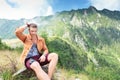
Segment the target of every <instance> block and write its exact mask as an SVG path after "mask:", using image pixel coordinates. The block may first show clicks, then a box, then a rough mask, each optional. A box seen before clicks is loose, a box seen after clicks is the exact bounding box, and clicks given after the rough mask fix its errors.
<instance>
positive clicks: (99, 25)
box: [0, 6, 120, 80]
mask: <svg viewBox="0 0 120 80" xmlns="http://www.w3.org/2000/svg"><path fill="white" fill-rule="evenodd" d="M24 21H28V22H29V21H33V22H36V23H37V24H38V29H39V31H38V33H39V34H40V35H41V36H43V37H45V38H46V42H47V45H48V48H49V49H50V52H53V51H54V52H56V53H58V54H59V66H60V67H62V68H65V69H68V70H69V69H74V70H75V71H76V72H77V73H79V72H82V73H84V74H87V75H88V76H89V78H90V80H119V79H120V76H119V74H120V11H110V10H107V9H104V10H97V9H96V8H95V7H93V6H90V7H89V8H87V9H86V8H85V9H78V10H71V11H63V12H58V13H56V14H55V15H51V16H46V17H44V16H40V17H39V16H38V17H35V18H33V19H29V20H25V19H21V20H5V19H1V20H0V30H1V32H0V37H1V38H2V39H10V38H15V35H14V30H15V28H17V27H18V26H20V25H23V24H24ZM26 32H27V31H26Z"/></svg>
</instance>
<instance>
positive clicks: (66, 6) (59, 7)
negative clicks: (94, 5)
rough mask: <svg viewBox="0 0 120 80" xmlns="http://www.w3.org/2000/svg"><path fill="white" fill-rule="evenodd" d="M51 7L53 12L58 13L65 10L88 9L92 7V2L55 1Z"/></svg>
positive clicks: (80, 0)
mask: <svg viewBox="0 0 120 80" xmlns="http://www.w3.org/2000/svg"><path fill="white" fill-rule="evenodd" d="M50 5H51V6H52V8H53V10H54V11H55V12H57V11H63V10H71V9H81V8H88V7H89V6H90V2H89V1H88V0H54V2H52V3H50Z"/></svg>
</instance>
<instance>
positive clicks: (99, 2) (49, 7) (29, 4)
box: [0, 0, 120, 20]
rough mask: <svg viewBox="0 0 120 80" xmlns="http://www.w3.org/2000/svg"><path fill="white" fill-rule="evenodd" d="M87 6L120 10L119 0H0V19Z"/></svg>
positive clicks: (42, 14) (52, 13) (29, 17)
mask: <svg viewBox="0 0 120 80" xmlns="http://www.w3.org/2000/svg"><path fill="white" fill-rule="evenodd" d="M89 6H94V7H96V9H98V10H102V9H109V10H112V11H114V10H118V11H120V0H0V19H15V20H16V19H21V18H25V19H31V18H34V17H36V16H48V15H54V14H55V13H56V12H61V11H64V10H66V11H70V10H72V9H75V10H77V9H82V8H88V7H89Z"/></svg>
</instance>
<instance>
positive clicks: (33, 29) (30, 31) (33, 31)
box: [29, 27, 37, 35]
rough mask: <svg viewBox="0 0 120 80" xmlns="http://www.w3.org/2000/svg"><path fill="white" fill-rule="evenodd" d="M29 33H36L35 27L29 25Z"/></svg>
mask: <svg viewBox="0 0 120 80" xmlns="http://www.w3.org/2000/svg"><path fill="white" fill-rule="evenodd" d="M29 33H30V34H31V35H36V34H37V28H34V27H30V28H29Z"/></svg>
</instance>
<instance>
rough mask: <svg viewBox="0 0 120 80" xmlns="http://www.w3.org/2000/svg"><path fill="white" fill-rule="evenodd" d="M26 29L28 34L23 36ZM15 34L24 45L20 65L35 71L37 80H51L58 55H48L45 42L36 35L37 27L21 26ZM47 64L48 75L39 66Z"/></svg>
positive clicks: (34, 25)
mask: <svg viewBox="0 0 120 80" xmlns="http://www.w3.org/2000/svg"><path fill="white" fill-rule="evenodd" d="M27 28H28V31H29V34H23V32H24V30H25V29H27ZM15 34H16V36H17V37H18V38H19V39H20V40H21V41H22V42H23V44H24V49H23V52H22V54H21V57H20V59H21V61H22V63H24V64H25V66H26V68H27V69H32V70H33V71H35V73H36V76H37V77H38V79H39V80H51V78H52V75H53V73H54V70H55V67H56V65H57V62H58V55H57V54H56V53H50V54H49V52H48V48H47V46H46V43H45V40H44V39H43V38H42V37H40V36H38V35H37V25H36V24H34V23H31V24H27V25H25V26H21V27H19V28H17V29H16V31H15ZM48 63H49V66H48V74H46V73H45V72H44V71H43V70H42V68H41V66H43V65H45V64H48ZM28 75H29V74H28Z"/></svg>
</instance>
